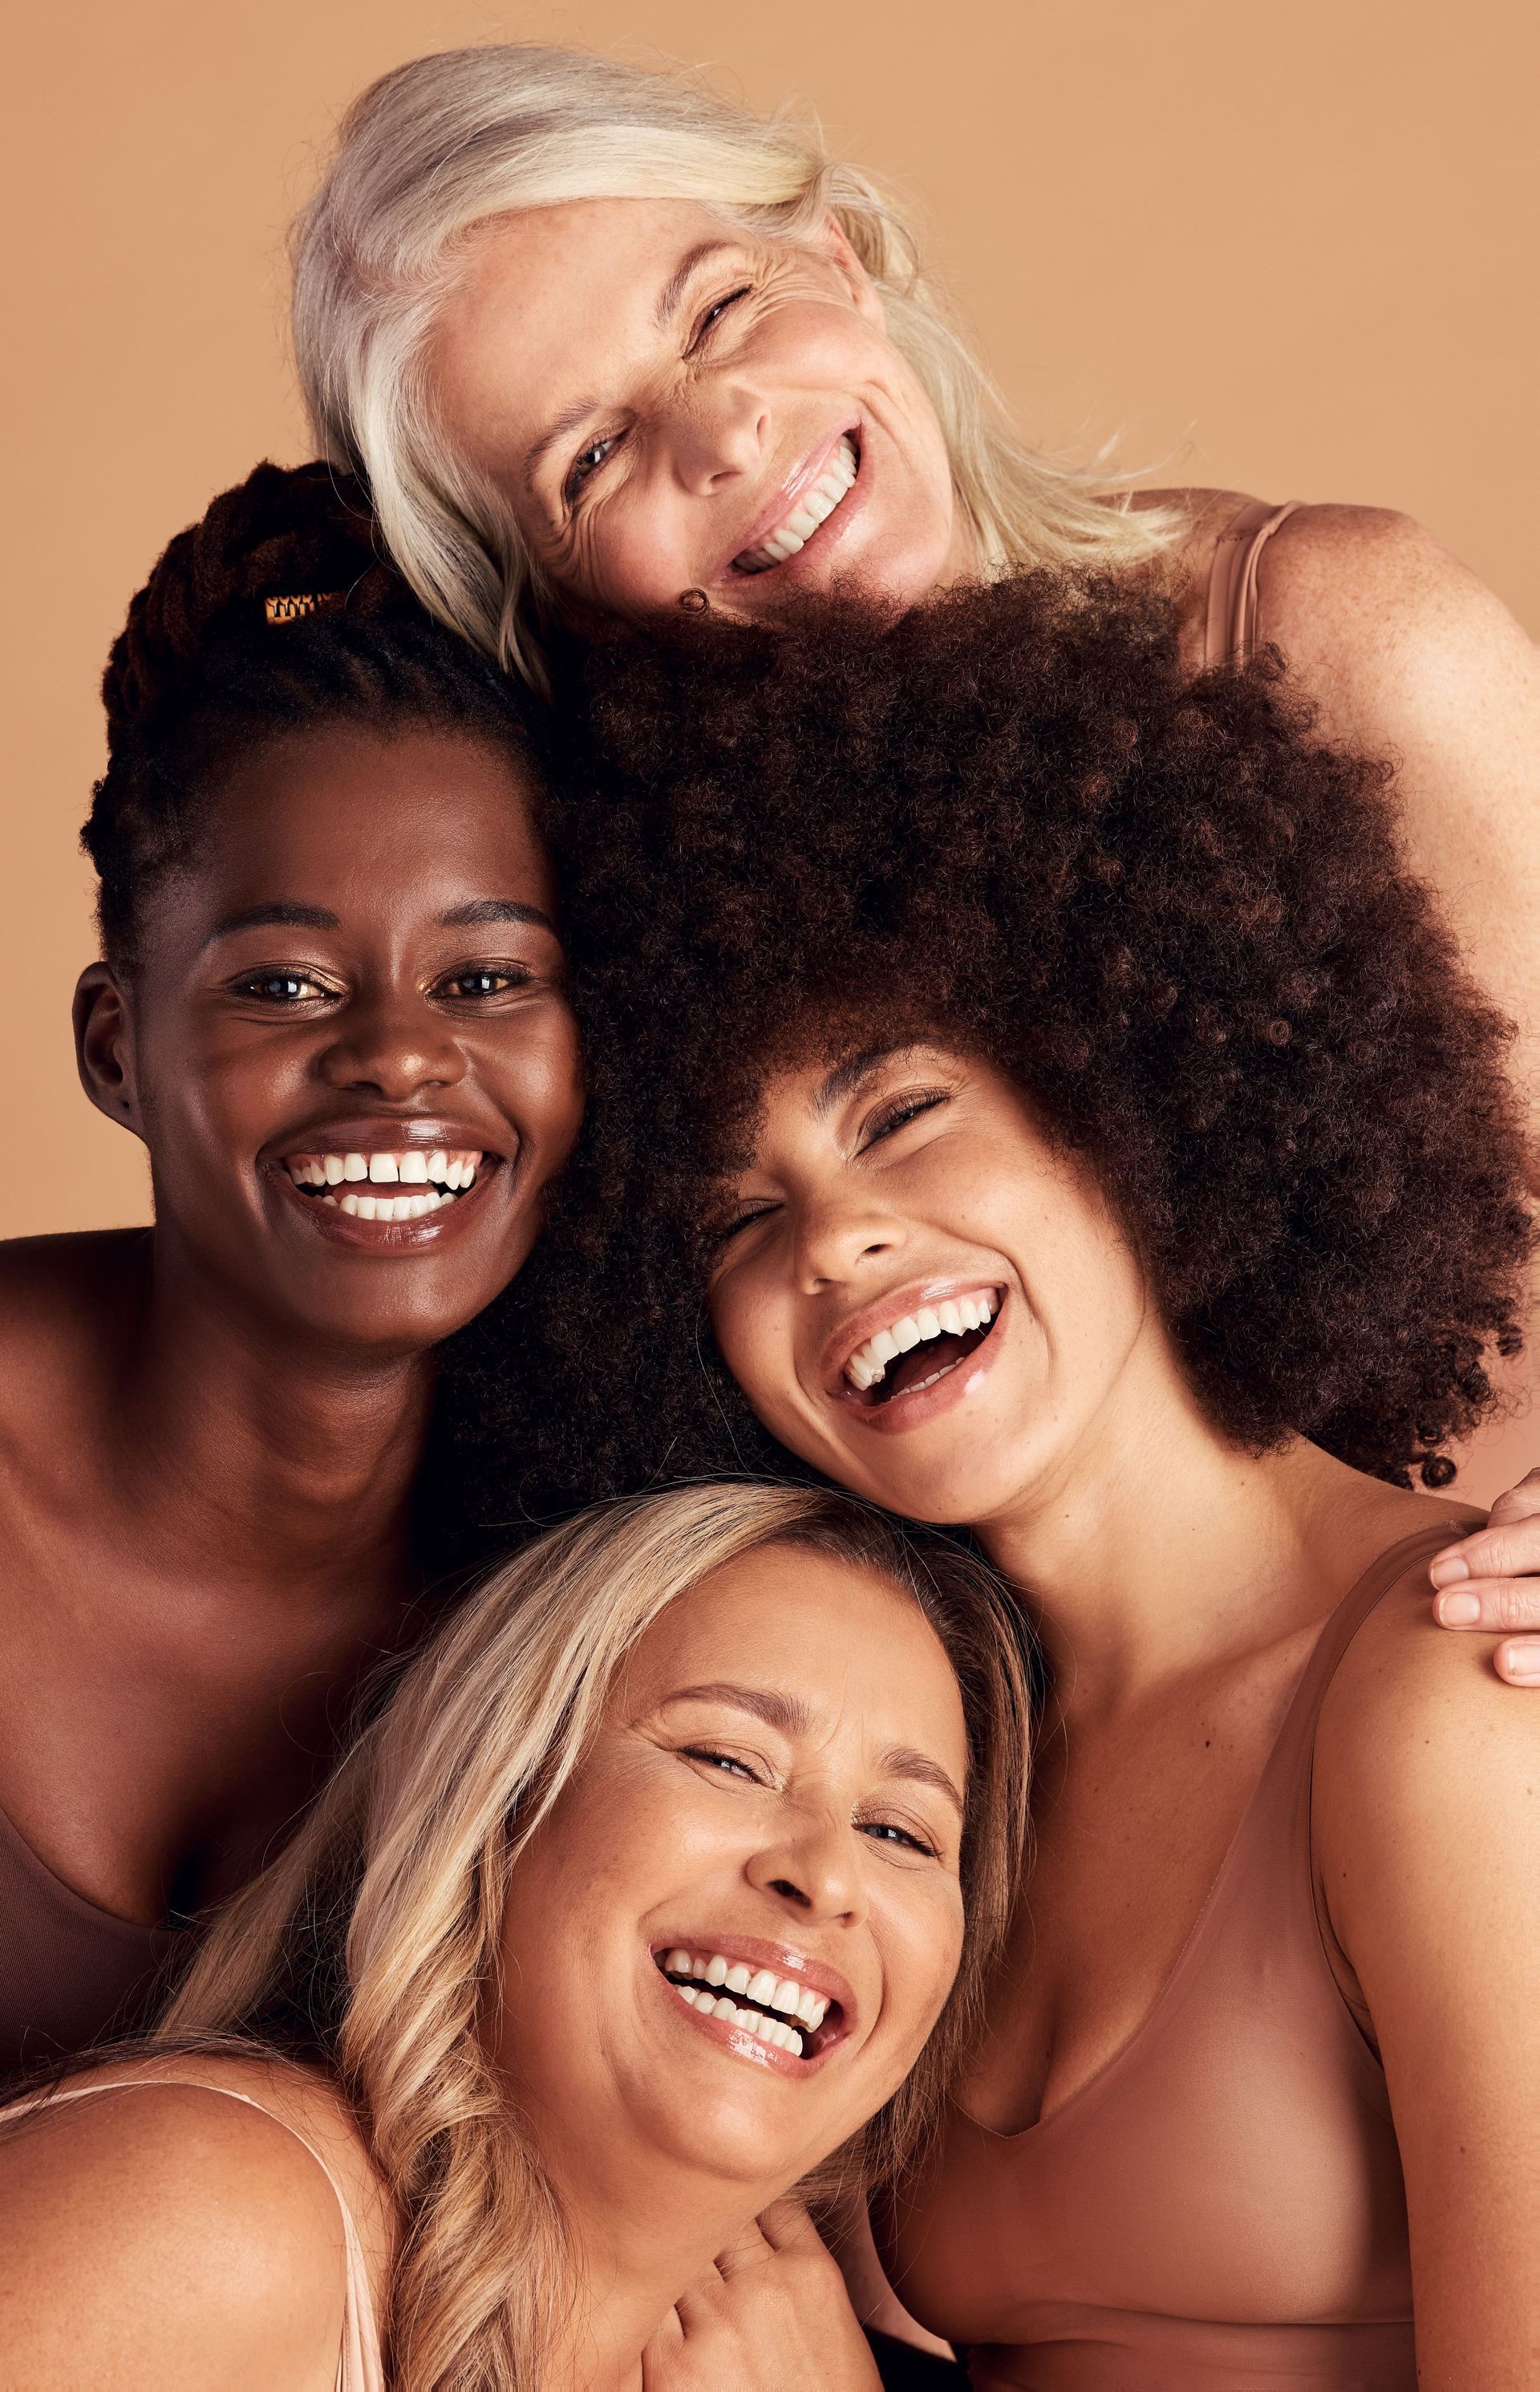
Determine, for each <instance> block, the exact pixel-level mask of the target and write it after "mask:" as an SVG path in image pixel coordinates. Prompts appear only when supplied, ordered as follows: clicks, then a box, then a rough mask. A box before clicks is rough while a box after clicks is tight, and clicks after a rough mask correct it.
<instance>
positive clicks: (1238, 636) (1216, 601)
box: [1203, 499, 1300, 672]
mask: <svg viewBox="0 0 1540 2392" xmlns="http://www.w3.org/2000/svg"><path fill="white" fill-rule="evenodd" d="M1299 508H1300V501H1299V500H1298V499H1290V500H1288V504H1287V505H1286V506H1281V507H1275V506H1273V505H1271V504H1270V503H1269V501H1268V500H1266V499H1256V500H1253V501H1252V503H1251V504H1250V505H1249V506H1246V507H1242V509H1241V511H1240V513H1239V514H1238V515H1236V518H1235V520H1234V522H1233V523H1231V524H1230V525H1228V526H1227V527H1226V528H1225V529H1224V530H1223V531H1222V532H1221V533H1220V536H1219V539H1218V540H1217V541H1216V542H1215V544H1214V561H1213V563H1212V565H1210V568H1209V618H1208V625H1207V629H1206V631H1205V634H1204V641H1203V669H1204V670H1205V672H1210V671H1211V670H1212V669H1213V668H1214V667H1215V666H1216V665H1244V664H1249V662H1250V659H1251V658H1252V656H1255V655H1256V652H1257V647H1258V644H1259V642H1258V605H1257V571H1258V567H1259V566H1260V565H1261V563H1262V550H1263V549H1264V548H1265V547H1266V546H1267V543H1268V541H1269V540H1270V539H1272V537H1273V535H1274V533H1275V531H1276V530H1277V528H1278V526H1279V525H1280V524H1284V523H1287V522H1288V518H1289V516H1290V515H1292V514H1297V513H1298V512H1299Z"/></svg>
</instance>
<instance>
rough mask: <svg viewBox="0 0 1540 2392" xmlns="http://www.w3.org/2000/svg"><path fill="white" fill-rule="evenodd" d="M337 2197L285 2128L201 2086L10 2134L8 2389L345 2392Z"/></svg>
mask: <svg viewBox="0 0 1540 2392" xmlns="http://www.w3.org/2000/svg"><path fill="white" fill-rule="evenodd" d="M344 2283H345V2261H344V2251H343V2229H342V2219H341V2216H340V2213H339V2211H338V2207H337V2201H336V2196H335V2194H334V2193H333V2192H332V2191H331V2188H330V2185H329V2183H328V2182H327V2179H326V2178H325V2177H324V2176H323V2174H322V2173H321V2170H320V2168H319V2167H318V2166H317V2164H316V2162H315V2160H314V2159H313V2158H312V2157H311V2156H310V2154H309V2152H306V2151H305V2150H304V2148H303V2146H302V2145H301V2144H300V2143H298V2142H297V2141H296V2140H295V2139H294V2137H293V2136H292V2135H291V2134H290V2133H289V2132H288V2131H287V2130H286V2128H285V2127H283V2126H280V2125H279V2124H278V2122H277V2120H275V2119H273V2118H271V2117H268V2116H267V2115H265V2113H262V2112H260V2111H257V2110H253V2109H251V2108H248V2107H247V2106H246V2105H245V2104H244V2103H243V2102H239V2101H232V2100H227V2099H226V2098H224V2097H223V2096H221V2095H219V2094H216V2093H211V2092H208V2091H204V2090H201V2089H198V2088H196V2087H192V2086H189V2085H175V2084H172V2085H162V2084H157V2085H156V2086H154V2087H150V2088H148V2089H138V2090H135V2091H132V2092H123V2091H118V2092H107V2091H103V2092H98V2093H94V2094H92V2095H91V2097H90V2098H89V2099H88V2100H72V2101H68V2102H58V2103H52V2104H45V2106H44V2108H43V2109H42V2110H41V2111H38V2112H34V2113H31V2114H29V2115H28V2116H27V2117H25V2118H23V2119H21V2120H19V2121H17V2122H15V2123H13V2124H7V2125H6V2126H3V2127H0V2386H6V2387H7V2392H8V2387H15V2392H22V2387H23V2386H27V2387H31V2386H43V2385H46V2386H48V2387H49V2392H101V2387H102V2386H104V2385H110V2386H112V2387H113V2392H208V2387H209V2386H211V2385H214V2384H217V2385H218V2386H220V2387H221V2392H333V2387H334V2386H335V2383H336V2374H337V2358H338V2351H339V2348H340V2347H341V2339H342V2326H343V2288H344Z"/></svg>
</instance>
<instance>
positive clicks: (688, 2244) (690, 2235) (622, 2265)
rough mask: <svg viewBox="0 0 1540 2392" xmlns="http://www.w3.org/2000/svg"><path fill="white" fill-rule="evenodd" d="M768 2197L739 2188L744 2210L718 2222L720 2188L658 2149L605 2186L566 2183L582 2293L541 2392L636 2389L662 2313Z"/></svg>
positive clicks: (551, 2357) (554, 2348)
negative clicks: (649, 2160)
mask: <svg viewBox="0 0 1540 2392" xmlns="http://www.w3.org/2000/svg"><path fill="white" fill-rule="evenodd" d="M771 2198H772V2189H769V2188H767V2189H766V2191H765V2192H764V2194H763V2197H762V2198H757V2197H756V2196H755V2195H754V2194H752V2193H747V2194H745V2195H744V2204H743V2215H742V2217H737V2218H731V2217H729V2218H727V2219H726V2222H725V2223H724V2215H725V2211H726V2208H727V2206H728V2204H726V2203H724V2198H723V2187H722V2186H721V2185H720V2184H719V2183H717V2182H714V2181H710V2180H707V2179H705V2178H702V2179H700V2180H699V2182H698V2183H692V2180H691V2178H690V2177H689V2175H688V2173H687V2171H686V2170H685V2169H684V2168H682V2167H681V2166H680V2165H679V2161H678V2159H677V2157H675V2158H668V2157H667V2156H666V2155H664V2154H659V2155H658V2160H657V2164H655V2165H654V2167H653V2168H652V2169H651V2170H649V2169H646V2168H643V2169H642V2170H641V2171H638V2170H634V2169H632V2170H626V2169H624V2168H621V2167H617V2168H616V2169H615V2171H614V2174H613V2176H612V2177H610V2178H608V2179H607V2181H606V2183H605V2184H604V2185H603V2187H600V2186H598V2185H590V2186H589V2187H588V2188H587V2190H586V2191H583V2192H582V2193H579V2191H578V2190H577V2189H576V2187H574V2188H571V2189H570V2190H569V2191H568V2192H567V2194H566V2197H565V2199H564V2202H563V2206H564V2208H565V2210H566V2213H567V2217H568V2219H569V2221H570V2222H569V2230H568V2243H569V2248H570V2250H571V2254H572V2260H573V2273H574V2276H575V2278H576V2282H578V2283H580V2284H582V2285H584V2286H586V2288H587V2290H586V2295H585V2297H584V2298H583V2299H582V2300H580V2301H578V2302H576V2303H575V2305H574V2308H573V2310H572V2314H571V2316H570V2318H568V2319H567V2320H566V2321H565V2322H564V2323H563V2326H562V2327H561V2329H560V2331H559V2333H558V2334H557V2337H556V2340H555V2342H554V2343H553V2344H552V2346H551V2347H550V2349H549V2350H548V2352H547V2356H546V2362H545V2365H544V2367H543V2369H542V2371H541V2375H540V2382H541V2384H542V2386H545V2387H547V2392H642V2372H641V2355H642V2352H643V2351H644V2350H645V2349H646V2347H647V2346H648V2344H649V2343H650V2342H651V2341H652V2340H653V2337H654V2334H656V2333H657V2332H658V2330H659V2328H660V2327H661V2326H662V2325H663V2323H664V2321H665V2320H666V2318H667V2316H668V2312H669V2310H670V2309H671V2308H673V2306H674V2304H675V2302H676V2301H678V2300H679V2298H680V2297H681V2296H682V2295H684V2294H685V2293H686V2292H688V2291H689V2289H690V2287H691V2285H692V2284H694V2283H698V2282H700V2280H701V2279H702V2278H703V2277H704V2276H705V2273H706V2270H707V2269H709V2268H710V2266H711V2265H712V2262H713V2261H714V2260H715V2258H716V2257H717V2255H718V2252H719V2251H721V2250H722V2249H723V2248H724V2247H725V2246H726V2244H727V2243H730V2242H731V2240H732V2238H733V2235H734V2233H735V2232H737V2231H738V2230H740V2229H741V2228H742V2227H743V2226H744V2225H745V2224H746V2223H747V2221H748V2219H749V2217H753V2216H756V2215H757V2213H758V2211H759V2210H760V2209H761V2208H763V2207H765V2206H766V2205H768V2204H769V2202H770V2199H771Z"/></svg>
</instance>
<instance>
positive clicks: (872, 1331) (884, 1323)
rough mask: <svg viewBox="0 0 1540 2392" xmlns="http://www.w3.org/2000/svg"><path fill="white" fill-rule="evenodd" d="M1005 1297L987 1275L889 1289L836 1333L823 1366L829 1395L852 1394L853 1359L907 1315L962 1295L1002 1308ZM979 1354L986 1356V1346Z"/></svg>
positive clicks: (917, 1282)
mask: <svg viewBox="0 0 1540 2392" xmlns="http://www.w3.org/2000/svg"><path fill="white" fill-rule="evenodd" d="M1004 1294H1005V1289H1004V1287H1003V1283H1002V1281H1001V1280H996V1279H990V1277H989V1276H988V1274H987V1273H986V1274H978V1273H974V1274H972V1275H971V1276H968V1275H964V1276H961V1277H959V1276H958V1275H957V1274H955V1273H954V1274H953V1275H952V1277H951V1279H925V1280H911V1281H910V1283H909V1285H908V1286H907V1287H895V1288H889V1289H887V1290H886V1292H885V1293H883V1294H882V1295H879V1296H874V1298H873V1300H872V1302H871V1303H870V1304H868V1305H864V1306H862V1307H861V1311H860V1312H856V1313H852V1315H851V1316H850V1318H849V1319H848V1320H845V1321H842V1322H841V1323H840V1326H839V1327H838V1328H837V1329H836V1330H835V1331H833V1332H832V1333H831V1335H830V1337H829V1340H828V1343H827V1344H826V1345H825V1346H824V1348H823V1354H822V1359H821V1361H820V1364H819V1368H820V1371H821V1372H822V1380H823V1391H824V1393H825V1395H830V1396H837V1395H840V1394H842V1393H845V1392H847V1391H848V1388H847V1382H846V1377H845V1365H846V1364H847V1362H848V1360H849V1359H850V1357H851V1355H852V1354H858V1353H859V1352H860V1351H861V1347H862V1346H863V1345H865V1344H866V1342H867V1340H868V1339H869V1338H872V1337H874V1336H875V1335H876V1333H877V1332H878V1330H879V1329H886V1328H888V1327H889V1326H890V1325H891V1323H892V1322H893V1321H895V1320H901V1319H903V1317H904V1315H905V1313H907V1312H921V1311H925V1310H927V1309H928V1310H929V1311H931V1312H934V1311H935V1310H936V1307H937V1306H938V1305H941V1304H950V1303H951V1301H952V1300H953V1298H954V1297H956V1296H960V1295H990V1296H993V1297H994V1299H995V1302H996V1305H997V1306H998V1305H999V1304H1000V1303H1002V1302H1003V1298H1004ZM988 1342H989V1343H990V1345H992V1344H993V1343H994V1340H993V1338H992V1337H991V1338H990V1340H989V1341H988ZM979 1351H980V1353H982V1351H983V1347H982V1346H980V1348H979Z"/></svg>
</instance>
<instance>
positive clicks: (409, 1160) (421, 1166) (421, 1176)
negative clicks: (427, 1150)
mask: <svg viewBox="0 0 1540 2392" xmlns="http://www.w3.org/2000/svg"><path fill="white" fill-rule="evenodd" d="M401 1177H402V1181H403V1183H405V1182H406V1181H408V1180H410V1182H411V1184H412V1186H413V1187H414V1188H423V1187H425V1186H426V1185H427V1180H428V1159H427V1156H426V1155H425V1154H423V1153H422V1152H421V1150H419V1149H417V1148H414V1149H413V1150H412V1151H411V1153H410V1154H404V1155H403V1156H402V1157H401Z"/></svg>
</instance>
